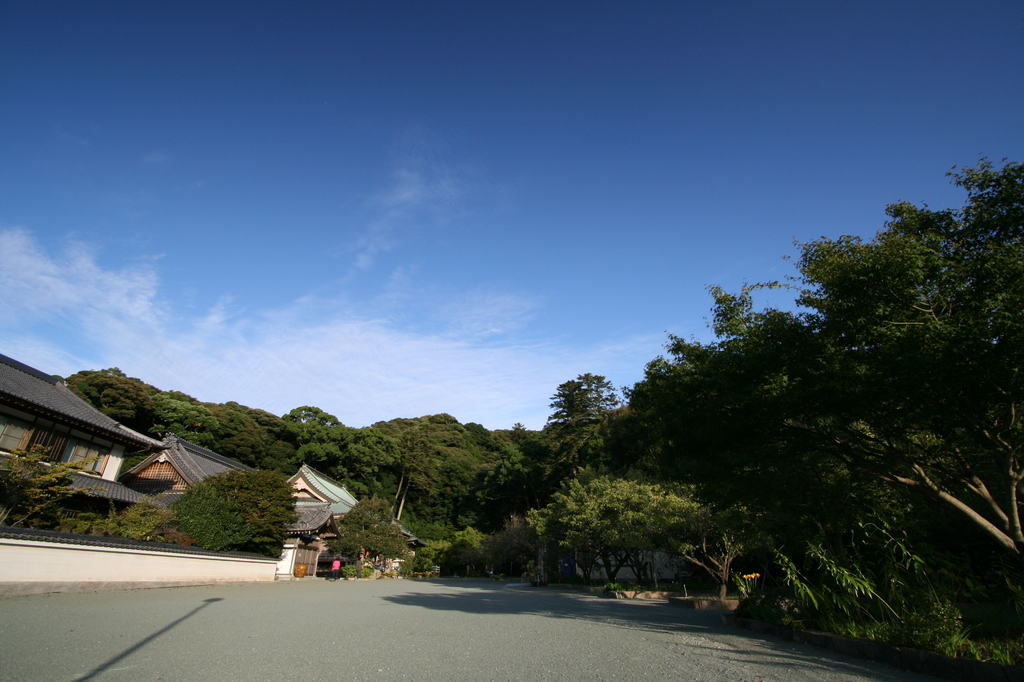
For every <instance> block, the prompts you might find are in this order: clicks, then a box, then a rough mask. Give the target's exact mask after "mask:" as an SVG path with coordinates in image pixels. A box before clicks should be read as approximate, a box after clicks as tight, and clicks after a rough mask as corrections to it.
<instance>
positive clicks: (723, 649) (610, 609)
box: [381, 580, 931, 682]
mask: <svg viewBox="0 0 1024 682" xmlns="http://www.w3.org/2000/svg"><path fill="white" fill-rule="evenodd" d="M429 582H430V583H431V586H432V588H436V587H439V588H441V590H442V591H425V590H424V591H410V592H406V593H403V594H396V595H387V596H382V597H381V599H382V600H385V601H388V602H390V603H392V604H397V605H401V606H409V607H416V608H423V609H431V610H438V611H458V612H462V613H467V614H478V615H483V614H489V615H501V614H508V615H532V616H540V617H545V618H558V619H566V620H575V621H581V620H582V621H587V622H592V623H600V624H605V625H610V626H613V627H619V628H627V629H630V630H639V631H645V632H651V633H664V634H669V635H674V637H671V638H669V639H668V641H667V643H668V645H669V646H673V647H676V648H677V649H678V654H679V655H684V656H685V655H696V656H710V657H714V658H718V659H721V660H728V661H733V662H735V663H736V664H739V665H741V666H751V667H752V669H758V668H763V667H764V666H765V665H766V664H767V665H768V666H769V667H772V668H775V670H776V671H778V669H779V668H782V669H788V670H791V671H794V672H795V671H798V670H799V671H801V673H802V675H803V676H806V677H803V679H816V678H817V675H816V674H815V671H819V672H820V673H822V675H821V677H822V678H824V677H825V675H824V673H825V671H826V670H828V671H831V672H832V673H838V674H840V675H842V674H847V675H851V676H854V677H860V678H861V679H871V680H885V681H891V682H896V681H901V682H905V681H907V680H928V679H931V678H928V677H925V676H919V675H914V674H912V673H907V672H904V671H900V670H896V669H894V668H890V667H888V666H884V665H882V664H877V663H873V662H868V661H861V660H858V659H851V658H849V657H846V656H841V655H838V654H834V653H831V652H827V651H825V650H823V649H817V648H815V647H811V646H810V645H803V644H796V643H793V642H786V641H783V640H779V639H777V638H774V637H769V636H766V635H758V634H756V633H752V632H750V631H747V630H739V629H737V628H734V627H732V626H728V625H725V624H724V623H723V622H722V616H723V615H724V613H725V612H724V611H701V610H694V609H682V608H679V607H675V606H670V605H669V604H667V603H666V602H665V601H662V600H624V599H609V598H603V597H600V596H598V595H594V594H591V593H584V592H574V591H571V590H559V589H551V588H542V587H541V588H538V587H531V586H529V585H526V584H523V583H505V582H494V581H484V580H431V581H429ZM723 640H724V641H723ZM744 642H747V643H749V644H747V645H745V644H744ZM755 642H756V643H757V644H755ZM823 659H824V660H823ZM800 678H801V676H800V675H798V676H797V677H795V678H794V679H800Z"/></svg>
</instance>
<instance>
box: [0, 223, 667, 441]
mask: <svg viewBox="0 0 1024 682" xmlns="http://www.w3.org/2000/svg"><path fill="white" fill-rule="evenodd" d="M0 252H2V253H4V254H5V256H6V257H5V259H4V263H3V265H2V266H0V315H2V319H4V329H3V332H2V336H0V339H2V343H0V352H3V353H5V354H7V355H11V356H12V357H15V358H17V359H19V360H21V361H23V362H26V363H28V364H30V365H33V366H36V367H38V368H39V369H41V370H43V371H46V372H53V373H59V374H64V375H66V374H71V373H74V372H76V371H79V370H81V369H99V368H102V367H110V366H118V367H120V368H121V369H122V370H124V371H125V372H127V373H128V374H129V375H132V376H137V377H139V378H141V379H143V380H144V381H147V382H149V383H151V384H154V385H156V386H158V387H160V388H163V389H176V390H181V391H184V392H186V393H189V394H191V395H194V396H195V397H197V398H199V399H200V400H206V401H212V402H225V401H228V400H236V401H238V402H241V403H243V404H247V405H250V406H252V407H260V408H263V409H267V410H269V411H271V412H275V413H277V414H281V413H284V412H287V411H288V410H290V409H292V408H294V407H298V406H301V405H316V406H318V407H321V408H323V409H325V410H327V411H328V412H331V413H333V414H335V415H336V416H338V417H339V418H340V419H341V420H342V421H343V422H345V423H346V424H350V425H353V426H364V425H368V424H371V423H373V422H374V421H379V420H386V419H392V418H395V417H411V416H421V415H425V414H434V413H438V412H448V413H450V414H452V415H455V416H456V417H457V418H458V419H459V420H461V421H463V422H470V421H476V422H479V423H482V424H484V425H485V426H486V427H488V428H492V429H493V428H509V427H511V426H512V424H514V423H515V422H517V421H519V422H523V423H524V424H526V425H527V426H528V427H531V428H539V427H540V426H542V425H543V423H544V420H545V418H546V415H547V412H548V402H549V396H550V395H551V394H552V393H553V392H554V390H555V388H556V387H557V385H558V384H560V383H561V382H563V381H565V380H567V379H570V378H572V377H574V376H576V375H577V374H580V373H583V372H595V373H606V374H609V375H610V376H613V375H614V374H615V371H616V370H617V369H621V368H622V367H625V366H627V365H628V366H630V367H632V368H633V370H634V371H638V370H639V369H640V368H642V366H643V363H644V362H646V361H647V360H649V359H650V358H651V357H652V356H653V354H654V353H656V352H657V346H658V345H659V344H660V343H661V339H652V338H636V339H625V340H619V341H617V342H616V343H614V344H605V345H601V346H596V347H591V348H585V349H580V348H570V347H568V346H565V345H562V344H559V343H555V342H550V341H549V342H534V343H529V344H522V343H515V342H514V341H512V340H510V337H508V336H503V334H504V333H505V332H506V331H508V330H509V329H510V328H513V327H517V326H522V325H524V324H526V323H527V321H528V319H529V316H530V314H531V310H532V306H533V305H535V303H534V302H531V301H529V300H524V299H520V298H517V297H515V296H508V295H500V294H484V293H470V294H468V295H466V296H465V297H463V298H462V299H460V300H457V301H453V302H452V303H451V305H450V306H449V307H448V309H447V310H445V311H443V314H446V315H447V319H446V324H445V325H439V330H438V331H437V332H436V333H429V334H428V333H422V332H416V331H411V330H409V329H404V328H401V327H399V326H398V323H397V322H396V321H395V320H394V319H388V317H386V316H385V315H383V314H382V315H381V316H379V317H370V316H366V315H362V314H359V313H357V312H356V311H353V310H352V309H350V308H348V307H347V306H346V305H345V304H343V303H339V302H337V301H331V300H322V299H315V298H312V297H307V298H302V299H299V300H296V301H294V302H293V303H292V304H291V305H289V306H287V307H283V308H277V309H269V310H260V311H255V312H249V311H246V312H243V311H241V310H240V309H239V308H237V307H236V306H235V304H234V303H233V301H232V300H231V299H228V298H224V299H222V300H221V301H219V302H218V303H217V304H216V305H215V306H214V307H213V308H212V309H211V310H209V311H207V312H206V313H205V314H202V315H200V316H197V317H193V318H189V317H184V316H182V315H180V314H177V313H175V312H174V311H173V310H172V306H171V305H170V304H169V303H168V302H167V301H166V300H164V299H163V298H162V297H161V294H160V282H159V277H158V273H157V271H156V270H155V269H154V268H153V266H141V267H140V266H134V267H127V268H122V269H105V268H103V267H100V266H99V265H98V264H97V262H96V259H95V257H94V256H93V254H92V253H91V252H90V251H89V249H87V248H85V247H84V246H82V245H76V244H70V245H67V246H66V248H65V250H64V251H63V252H61V253H60V254H58V255H52V254H50V253H47V252H46V251H45V250H44V249H42V248H40V246H39V245H38V244H37V243H36V241H35V240H34V238H33V237H32V236H31V235H30V234H29V233H27V232H25V231H21V230H7V231H0ZM652 349H653V350H652Z"/></svg>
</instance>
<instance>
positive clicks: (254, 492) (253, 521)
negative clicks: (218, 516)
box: [202, 470, 298, 557]
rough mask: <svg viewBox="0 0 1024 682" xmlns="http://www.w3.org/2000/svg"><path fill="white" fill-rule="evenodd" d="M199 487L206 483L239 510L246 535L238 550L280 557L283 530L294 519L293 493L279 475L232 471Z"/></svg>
mask: <svg viewBox="0 0 1024 682" xmlns="http://www.w3.org/2000/svg"><path fill="white" fill-rule="evenodd" d="M202 483H209V485H210V486H211V487H213V488H214V489H215V490H217V491H218V492H219V493H220V494H221V495H222V496H223V497H224V498H225V499H227V500H228V501H229V502H230V503H232V504H234V505H236V506H237V507H238V509H239V510H240V512H241V518H242V521H243V522H244V523H245V525H246V527H247V528H248V529H249V533H250V535H249V537H248V539H247V540H246V541H245V542H244V543H243V544H241V545H240V546H239V549H241V550H243V551H248V552H256V553H258V554H263V555H266V556H270V557H276V556H280V554H281V549H282V547H283V546H284V540H285V537H286V531H287V528H288V526H289V525H290V524H292V523H294V522H295V520H296V519H297V518H298V515H297V514H296V513H295V497H294V495H293V492H294V491H293V489H292V487H291V486H290V485H289V484H288V479H287V478H286V477H285V476H284V475H283V474H281V473H279V472H277V471H241V470H234V471H229V472H227V473H224V474H220V475H219V476H212V477H210V478H207V479H205V480H204V481H202Z"/></svg>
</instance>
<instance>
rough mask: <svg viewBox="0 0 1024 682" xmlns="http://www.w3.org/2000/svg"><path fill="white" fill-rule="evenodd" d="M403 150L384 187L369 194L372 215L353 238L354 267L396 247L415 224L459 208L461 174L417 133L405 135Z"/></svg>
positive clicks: (425, 224)
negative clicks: (355, 238) (433, 151)
mask: <svg viewBox="0 0 1024 682" xmlns="http://www.w3.org/2000/svg"><path fill="white" fill-rule="evenodd" d="M404 141H405V144H404V145H403V151H402V152H401V153H400V154H398V157H399V158H398V161H397V162H396V164H395V169H394V171H393V172H392V176H391V182H390V184H389V186H388V187H386V188H385V189H384V190H382V191H380V192H377V193H376V194H374V195H372V196H371V197H369V198H368V199H367V202H366V212H367V213H368V214H369V215H370V216H373V217H372V218H371V219H370V220H369V222H368V224H367V226H366V228H365V230H364V231H363V232H362V234H361V235H360V237H359V238H358V239H357V240H356V243H355V247H354V251H355V254H356V255H355V259H354V263H353V265H354V267H355V269H356V270H358V271H366V270H369V269H370V268H371V267H373V266H374V265H375V263H376V261H377V257H378V256H379V255H380V254H382V253H385V252H387V251H390V250H392V249H394V248H396V247H397V246H398V245H399V244H401V243H402V241H403V240H404V239H406V238H408V237H409V236H410V233H412V232H413V231H415V230H418V229H425V228H427V227H429V226H433V225H438V224H443V223H445V222H446V221H447V220H448V219H450V217H452V216H453V215H455V214H457V213H458V206H457V204H458V200H459V198H460V197H461V196H462V195H463V193H464V191H465V190H464V184H465V179H464V178H463V177H462V175H461V174H460V173H459V172H458V171H456V170H455V169H454V168H452V167H451V166H449V165H447V164H445V163H442V162H440V161H438V160H437V159H436V155H435V154H434V153H432V151H431V150H430V149H429V147H430V146H431V145H428V144H426V143H424V142H423V139H422V138H421V134H420V133H410V134H409V135H407V136H406V137H405V138H404Z"/></svg>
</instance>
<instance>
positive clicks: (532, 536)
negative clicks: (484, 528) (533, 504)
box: [482, 514, 538, 574]
mask: <svg viewBox="0 0 1024 682" xmlns="http://www.w3.org/2000/svg"><path fill="white" fill-rule="evenodd" d="M537 546H538V539H537V535H536V533H534V532H533V529H532V528H531V527H530V524H529V522H528V521H527V520H526V518H525V517H524V516H520V515H518V514H514V515H512V516H510V517H508V518H507V519H505V525H504V526H503V527H502V529H501V530H500V531H498V532H496V533H492V534H491V535H488V536H487V537H486V538H484V540H483V543H482V549H483V552H484V555H485V556H486V557H487V558H488V560H489V561H490V562H491V563H494V564H499V565H509V564H512V565H513V566H522V565H523V564H525V563H526V562H527V561H529V560H530V558H531V557H534V556H536V555H537ZM512 572H513V571H511V570H510V571H509V573H510V574H511V573H512Z"/></svg>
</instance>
